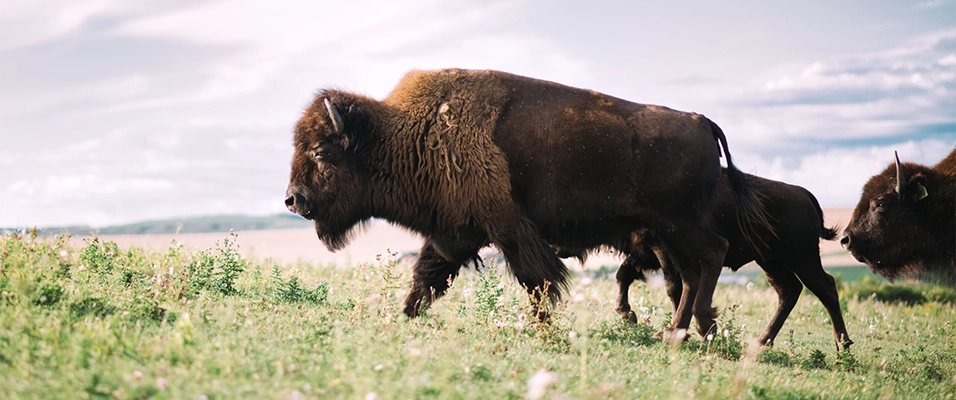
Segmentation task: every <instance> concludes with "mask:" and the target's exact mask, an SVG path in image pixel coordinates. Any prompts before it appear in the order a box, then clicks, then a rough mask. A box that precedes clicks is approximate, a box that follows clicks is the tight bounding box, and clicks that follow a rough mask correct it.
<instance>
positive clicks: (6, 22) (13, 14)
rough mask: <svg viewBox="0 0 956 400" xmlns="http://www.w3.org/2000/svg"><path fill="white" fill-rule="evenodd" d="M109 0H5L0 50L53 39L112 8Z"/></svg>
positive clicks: (114, 6)
mask: <svg viewBox="0 0 956 400" xmlns="http://www.w3.org/2000/svg"><path fill="white" fill-rule="evenodd" d="M119 3H122V2H120V1H112V0H75V1H74V0H5V1H4V2H3V12H2V13H0V37H2V38H3V40H2V41H0V50H5V49H11V48H17V47H23V46H28V45H33V44H37V43H42V42H46V41H50V40H53V39H56V38H58V37H60V36H63V35H66V34H68V33H70V32H72V31H75V30H76V29H78V28H80V27H81V26H82V25H83V24H84V23H85V22H86V21H88V20H89V18H90V17H93V16H95V15H98V14H102V13H104V12H107V11H109V10H116V9H117V7H116V6H117V5H118V4H119Z"/></svg>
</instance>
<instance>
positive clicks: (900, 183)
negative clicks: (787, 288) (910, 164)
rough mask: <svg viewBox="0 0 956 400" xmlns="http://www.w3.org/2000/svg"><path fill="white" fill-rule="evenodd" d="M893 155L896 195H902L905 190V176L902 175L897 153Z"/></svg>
mask: <svg viewBox="0 0 956 400" xmlns="http://www.w3.org/2000/svg"><path fill="white" fill-rule="evenodd" d="M893 155H894V156H896V193H897V194H901V195H902V194H903V191H904V190H906V175H903V165H902V164H900V155H899V153H897V152H895V151H894V152H893Z"/></svg>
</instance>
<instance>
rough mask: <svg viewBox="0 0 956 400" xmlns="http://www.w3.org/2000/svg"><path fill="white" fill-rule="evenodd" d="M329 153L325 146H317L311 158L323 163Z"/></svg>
mask: <svg viewBox="0 0 956 400" xmlns="http://www.w3.org/2000/svg"><path fill="white" fill-rule="evenodd" d="M331 153H332V152H331V150H329V148H328V147H327V146H319V147H317V148H315V150H312V157H313V158H315V160H316V161H323V160H325V159H327V158H329V155H330V154H331Z"/></svg>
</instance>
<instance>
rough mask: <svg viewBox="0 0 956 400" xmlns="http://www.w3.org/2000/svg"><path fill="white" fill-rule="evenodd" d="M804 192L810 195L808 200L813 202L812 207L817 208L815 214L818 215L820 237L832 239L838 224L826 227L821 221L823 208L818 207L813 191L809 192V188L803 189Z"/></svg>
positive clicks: (835, 235) (838, 229)
mask: <svg viewBox="0 0 956 400" xmlns="http://www.w3.org/2000/svg"><path fill="white" fill-rule="evenodd" d="M803 191H804V192H807V196H808V197H810V202H811V203H813V207H815V208H816V210H817V215H818V216H820V239H823V240H834V239H836V237H837V232H839V231H840V226H839V225H834V226H833V227H832V228H827V226H826V225H824V222H823V209H822V208H820V203H818V202H817V198H816V196H814V195H813V193H810V191H809V190H806V189H803Z"/></svg>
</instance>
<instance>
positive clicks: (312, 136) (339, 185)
mask: <svg viewBox="0 0 956 400" xmlns="http://www.w3.org/2000/svg"><path fill="white" fill-rule="evenodd" d="M334 101H335V100H332V101H330V100H329V98H328V97H325V95H324V94H320V95H319V96H317V97H316V100H315V102H314V103H313V104H312V106H310V107H309V108H308V109H306V111H305V113H304V115H303V116H302V118H301V119H299V122H298V123H297V124H296V128H295V153H294V154H293V156H292V174H291V176H290V179H289V188H288V189H287V190H286V199H285V204H286V207H288V208H289V211H292V212H294V213H298V214H299V215H301V216H302V217H303V218H305V219H309V220H313V221H315V231H316V233H317V234H318V236H319V239H320V240H321V241H322V243H324V244H325V246H326V247H328V248H329V250H331V251H335V250H339V249H341V248H343V247H345V245H346V244H348V239H349V232H350V231H351V229H352V227H353V226H355V225H356V224H359V223H361V222H363V221H365V220H367V219H369V218H370V217H371V216H370V215H369V214H368V213H367V212H365V211H364V210H365V207H363V199H364V198H365V197H366V196H365V190H364V188H365V187H366V183H367V181H368V178H367V177H368V174H367V173H365V172H364V169H363V168H362V166H361V165H360V163H359V162H358V157H357V156H356V147H357V146H356V144H357V140H356V136H355V130H356V129H359V128H361V127H359V126H354V127H353V126H347V125H346V124H347V123H349V122H354V121H355V119H350V118H343V117H342V114H340V113H339V111H338V109H337V106H336V104H335V102H334ZM345 107H347V108H346V109H347V110H348V111H347V112H345V113H344V114H345V115H346V117H349V116H350V115H351V114H355V113H357V110H355V109H353V107H349V106H345Z"/></svg>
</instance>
